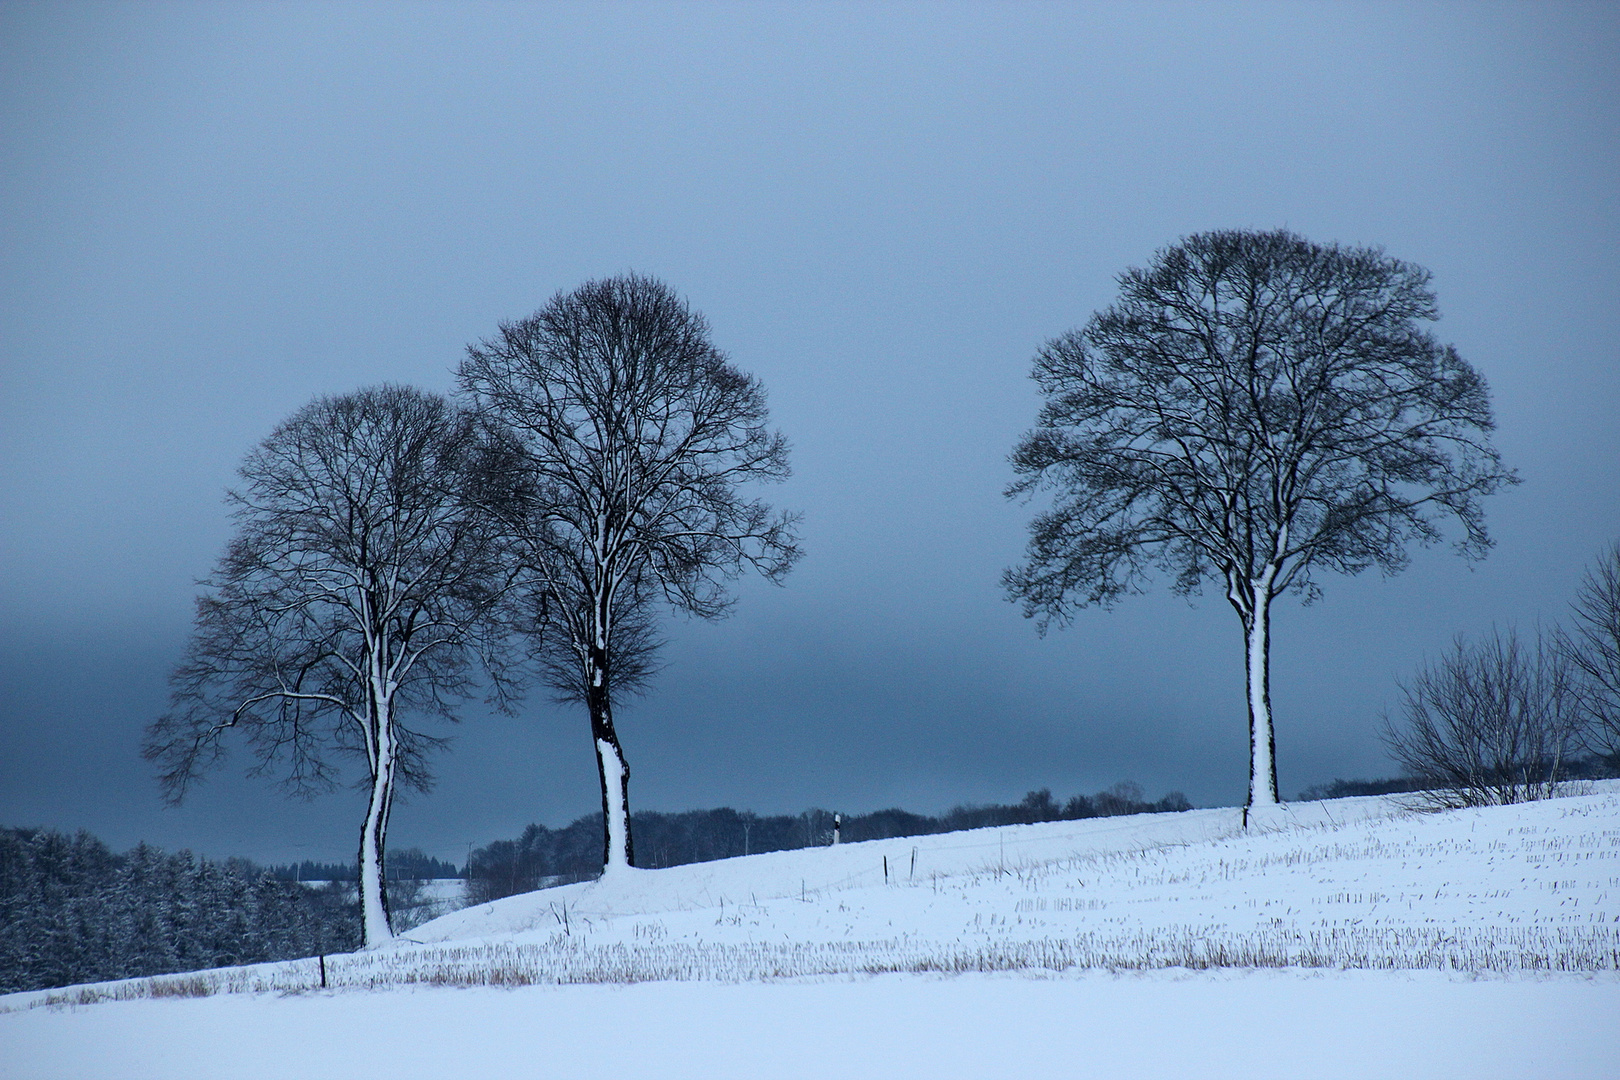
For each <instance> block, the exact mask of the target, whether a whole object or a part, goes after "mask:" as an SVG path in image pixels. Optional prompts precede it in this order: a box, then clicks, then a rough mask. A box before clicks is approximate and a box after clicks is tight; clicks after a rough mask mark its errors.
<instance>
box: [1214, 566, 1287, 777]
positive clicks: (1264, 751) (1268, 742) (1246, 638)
mask: <svg viewBox="0 0 1620 1080" xmlns="http://www.w3.org/2000/svg"><path fill="white" fill-rule="evenodd" d="M1275 577H1276V571H1275V568H1273V567H1267V568H1266V569H1265V570H1264V571H1262V573H1261V575H1260V576H1259V577H1258V578H1255V579H1254V580H1252V581H1244V582H1241V583H1237V582H1229V583H1228V587H1227V598H1228V599H1229V600H1231V602H1232V606H1233V607H1234V608H1236V609H1237V613H1238V616H1239V618H1241V619H1242V620H1243V644H1244V650H1243V667H1244V674H1245V676H1246V680H1245V683H1246V685H1245V689H1246V691H1247V696H1248V700H1249V803H1248V805H1249V807H1250V808H1253V807H1256V806H1275V805H1277V803H1278V802H1280V801H1281V800H1280V799H1279V798H1278V796H1277V739H1276V734H1275V732H1274V730H1273V728H1272V723H1271V601H1272V591H1271V585H1272V581H1273V580H1274V579H1275Z"/></svg>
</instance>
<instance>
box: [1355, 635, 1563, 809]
mask: <svg viewBox="0 0 1620 1080" xmlns="http://www.w3.org/2000/svg"><path fill="white" fill-rule="evenodd" d="M1572 674H1573V673H1572V671H1571V669H1570V666H1569V663H1568V660H1567V657H1566V656H1565V654H1564V653H1563V651H1562V650H1560V649H1558V648H1556V647H1554V646H1553V645H1552V644H1551V643H1549V642H1545V641H1543V640H1542V638H1541V637H1540V636H1539V635H1538V636H1537V638H1536V640H1535V641H1534V642H1533V643H1532V644H1530V645H1529V646H1525V645H1521V644H1520V642H1519V638H1518V635H1516V634H1514V633H1513V632H1512V631H1509V632H1507V633H1505V634H1503V633H1500V632H1495V633H1492V634H1491V636H1490V637H1489V638H1486V639H1485V640H1484V641H1482V642H1481V643H1480V644H1478V645H1475V646H1470V645H1469V644H1468V643H1467V642H1466V641H1464V640H1463V639H1462V638H1458V639H1457V641H1456V643H1455V644H1454V645H1453V646H1452V648H1451V651H1450V652H1448V653H1446V654H1445V655H1444V656H1442V657H1441V658H1440V660H1439V661H1438V662H1436V663H1434V664H1431V665H1429V666H1427V667H1425V668H1423V669H1422V670H1421V671H1419V672H1418V674H1417V676H1416V677H1415V678H1413V679H1412V681H1411V682H1409V683H1404V684H1402V687H1401V690H1402V694H1403V696H1404V706H1405V708H1404V712H1405V714H1406V716H1405V724H1404V725H1403V726H1396V725H1395V724H1394V723H1393V722H1392V721H1391V720H1390V719H1389V718H1388V717H1387V716H1386V717H1385V720H1384V744H1385V745H1386V746H1387V747H1388V748H1389V751H1390V753H1391V755H1392V756H1393V757H1394V758H1395V760H1396V761H1398V762H1400V764H1401V766H1402V767H1403V768H1405V770H1406V771H1407V773H1408V774H1410V775H1411V776H1414V777H1416V778H1417V779H1419V780H1421V781H1423V783H1424V790H1423V791H1422V792H1420V793H1419V794H1418V795H1417V796H1415V798H1417V799H1418V800H1419V801H1420V802H1427V803H1428V804H1429V805H1431V806H1436V807H1450V806H1495V805H1501V804H1506V803H1516V802H1524V801H1526V800H1530V799H1539V798H1546V797H1547V796H1549V795H1551V794H1552V790H1553V786H1554V785H1555V784H1556V783H1557V782H1558V780H1559V779H1560V777H1561V775H1562V770H1563V767H1564V764H1565V761H1566V756H1567V754H1568V751H1569V750H1570V748H1571V746H1572V745H1573V743H1574V741H1575V738H1576V736H1577V732H1578V726H1579V715H1578V706H1579V702H1578V700H1577V695H1576V693H1575V686H1574V683H1573V679H1572Z"/></svg>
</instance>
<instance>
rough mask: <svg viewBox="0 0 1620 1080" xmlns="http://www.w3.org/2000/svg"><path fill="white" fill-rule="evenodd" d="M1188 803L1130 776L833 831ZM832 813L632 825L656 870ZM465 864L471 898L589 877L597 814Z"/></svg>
mask: <svg viewBox="0 0 1620 1080" xmlns="http://www.w3.org/2000/svg"><path fill="white" fill-rule="evenodd" d="M1191 809H1192V804H1191V803H1189V802H1188V801H1187V797H1186V796H1185V795H1183V794H1182V793H1181V792H1179V791H1172V792H1171V793H1170V794H1168V795H1166V796H1165V797H1164V798H1162V799H1160V800H1158V801H1157V802H1148V801H1146V800H1145V799H1144V798H1143V794H1142V789H1141V787H1139V786H1138V785H1136V784H1133V783H1130V782H1125V783H1121V784H1115V785H1114V786H1113V787H1111V788H1109V789H1108V790H1107V791H1103V792H1099V793H1097V794H1096V795H1090V796H1087V795H1076V796H1074V797H1073V798H1071V799H1069V800H1068V801H1066V802H1058V801H1057V800H1056V799H1054V798H1053V797H1052V792H1051V791H1050V790H1048V789H1045V788H1043V789H1041V790H1040V791H1032V792H1030V793H1029V794H1028V795H1026V796H1024V799H1023V801H1022V802H1019V803H1015V804H1013V805H1011V806H1000V805H990V806H970V805H969V806H958V807H955V808H954V809H952V810H949V811H947V812H945V813H944V814H940V815H939V816H937V817H934V816H930V815H927V814H913V813H910V812H909V811H906V810H878V811H875V812H874V813H870V814H859V815H846V816H844V817H843V818H842V822H841V824H840V826H839V839H840V840H841V841H842V842H844V843H855V842H858V841H861V840H883V839H887V838H889V837H896V836H925V835H928V834H930V833H942V832H956V831H958V830H961V829H982V828H985V827H987V826H991V825H1030V824H1034V823H1035V822H1040V821H1072V820H1075V819H1078V818H1091V817H1111V816H1114V815H1118V814H1150V813H1163V812H1166V811H1177V810H1191ZM834 818H835V815H834V813H833V812H832V811H830V810H807V811H805V812H804V813H802V814H798V815H786V814H784V815H779V816H772V817H761V816H760V815H758V814H754V813H750V812H748V811H738V810H733V809H731V808H730V807H721V808H720V809H718V810H689V811H687V812H685V813H679V814H661V813H657V812H654V811H647V810H641V811H637V812H636V813H634V814H632V815H631V816H630V828H631V834H632V837H633V839H634V842H635V855H636V860H635V861H636V865H637V866H640V867H645V868H651V869H657V868H660V867H665V866H680V865H683V864H685V863H695V862H709V861H711V860H713V859H729V858H732V857H733V856H736V855H757V854H760V853H762V852H766V851H790V850H793V849H795V848H804V847H816V846H819V845H823V844H829V843H831V842H832V838H833V825H834ZM469 868H470V870H471V876H470V884H469V888H468V899H469V901H470V902H471V903H484V902H486V901H489V900H498V899H500V898H501V897H503V896H512V895H514V894H516V893H521V892H529V891H531V890H533V889H538V888H544V887H547V886H551V885H561V884H564V883H567V882H572V881H584V880H586V879H588V878H593V877H595V876H596V875H597V874H598V873H600V872H601V869H602V815H601V814H600V813H596V814H587V815H586V816H584V817H582V818H579V819H578V820H576V821H574V822H573V823H572V824H570V825H567V826H565V827H563V828H561V829H548V828H547V827H546V826H544V825H530V826H529V827H528V828H527V829H524V830H523V835H522V836H520V837H518V838H517V839H516V840H497V841H496V842H495V843H493V844H490V845H489V846H487V847H482V848H479V849H477V850H476V851H474V852H473V853H472V860H471V862H470V864H469Z"/></svg>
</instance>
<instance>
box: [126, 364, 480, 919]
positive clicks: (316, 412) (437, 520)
mask: <svg viewBox="0 0 1620 1080" xmlns="http://www.w3.org/2000/svg"><path fill="white" fill-rule="evenodd" d="M478 442H479V439H478V436H477V423H476V420H475V419H474V418H473V417H472V416H471V414H469V413H466V412H464V411H461V410H458V409H456V408H455V407H454V406H452V405H450V404H449V403H448V402H446V401H445V400H444V399H443V398H441V397H438V396H437V395H432V394H428V393H424V392H422V391H418V390H413V389H409V388H406V387H397V386H383V387H377V388H373V389H367V390H362V391H359V392H357V393H353V394H346V395H343V396H339V397H327V398H321V399H318V400H316V401H314V402H313V403H311V404H309V405H307V406H305V407H304V408H302V409H300V410H299V411H298V412H297V413H295V414H294V415H293V416H292V417H291V418H290V419H288V420H287V421H286V422H284V423H282V424H281V425H280V426H279V427H277V428H276V429H275V431H274V432H273V433H272V434H271V435H270V437H269V438H267V439H265V441H264V442H263V443H262V444H261V445H260V446H259V447H258V448H257V449H255V450H254V451H253V452H252V453H250V454H249V455H248V456H247V459H246V460H245V461H244V463H243V464H242V467H241V470H240V472H241V476H242V480H243V481H244V484H243V486H242V487H241V488H240V489H237V490H234V491H232V492H231V493H230V494H229V499H230V501H231V502H233V503H234V504H235V505H236V507H237V509H236V512H235V517H236V520H237V524H238V529H237V533H236V535H235V537H234V538H233V539H232V540H231V542H230V545H229V547H228V548H227V549H226V552H225V555H224V557H223V558H222V559H221V560H220V563H219V566H218V568H217V569H216V570H215V572H214V575H213V577H212V578H211V579H209V580H208V581H206V582H205V583H204V584H205V586H206V587H207V589H208V591H207V592H206V593H205V594H204V595H203V596H202V597H200V598H199V599H198V601H197V626H196V632H195V634H194V636H193V639H192V642H191V646H190V650H189V653H188V655H187V657H186V659H185V661H184V662H183V663H182V664H181V665H180V667H179V668H178V669H177V670H176V672H175V674H174V677H173V683H174V695H173V704H172V707H171V710H170V712H169V713H167V714H166V715H164V716H163V717H161V718H159V719H158V720H157V721H155V722H154V723H153V724H152V725H151V726H150V728H149V729H148V731H147V735H146V742H145V748H144V752H145V756H146V757H147V759H148V760H150V761H153V762H155V763H157V764H158V765H159V767H160V769H161V780H162V783H163V787H164V790H165V793H166V795H167V796H168V797H169V799H170V800H171V801H173V802H179V801H180V800H181V799H182V798H184V796H185V794H186V792H187V790H188V789H189V788H190V787H191V786H192V784H194V783H195V782H196V781H197V780H198V779H199V778H200V777H201V776H202V774H203V773H204V772H205V771H206V770H207V769H208V768H210V767H211V766H213V765H214V764H216V763H217V762H218V761H219V760H220V759H221V758H222V757H223V755H224V754H225V752H226V738H227V736H228V735H229V734H230V733H232V732H240V733H241V734H242V736H243V737H245V738H246V740H247V742H248V743H249V745H250V746H251V747H252V752H253V754H254V755H255V757H256V758H257V764H256V766H255V767H254V769H253V770H252V772H253V773H254V774H256V775H262V774H265V773H267V772H270V771H271V770H272V769H281V768H284V769H285V775H284V779H283V782H284V783H285V784H286V785H287V786H288V787H289V788H290V789H291V790H292V791H293V792H295V793H299V794H309V793H312V792H313V791H316V790H320V789H325V788H330V787H331V786H333V784H334V783H335V781H336V780H337V778H338V775H339V767H338V765H337V764H336V760H335V756H334V755H350V756H353V757H357V758H359V759H360V760H361V761H362V762H363V763H364V767H365V786H366V790H367V792H368V797H367V801H366V814H365V822H364V825H363V826H362V828H361V833H360V846H359V870H360V898H361V913H362V929H363V934H364V940H365V943H366V944H367V945H368V946H374V945H377V944H379V943H381V942H384V941H387V940H388V939H389V938H390V937H391V936H392V931H391V929H390V926H389V916H388V897H387V879H386V874H385V869H384V866H383V855H384V851H385V850H386V841H387V833H388V822H389V816H390V813H391V811H392V809H393V802H394V793H395V790H396V788H397V787H398V785H400V784H404V785H406V786H409V787H415V788H418V789H422V790H426V789H427V788H428V787H429V785H430V783H431V775H430V773H429V771H428V768H427V760H426V759H427V755H428V752H429V751H431V750H434V749H436V748H438V747H439V746H440V745H442V742H443V740H442V739H441V738H438V737H435V736H433V735H431V734H429V733H428V732H427V731H425V730H423V729H422V728H420V727H418V726H413V724H412V723H410V722H409V718H410V716H411V715H413V714H415V715H421V716H437V717H441V718H443V719H446V720H454V719H455V716H454V715H453V712H452V708H453V706H454V704H455V703H457V702H459V701H462V700H464V699H465V698H466V697H467V696H468V695H469V694H470V693H472V692H473V690H474V688H475V680H474V676H475V674H476V670H475V666H474V665H475V664H476V663H477V662H479V661H482V667H483V669H484V671H485V672H487V673H488V674H489V675H490V676H492V681H491V685H492V686H493V688H494V693H495V694H496V696H497V698H499V697H500V695H502V694H504V693H505V692H507V691H508V690H509V689H510V688H511V685H512V684H511V681H510V679H509V677H508V671H507V668H506V666H505V664H504V662H503V659H502V650H501V645H502V642H503V641H504V640H505V626H504V622H503V619H502V618H501V617H500V615H501V610H502V597H503V595H504V591H505V584H506V578H507V577H509V576H510V570H509V569H508V564H509V559H508V558H507V555H506V552H505V550H504V549H503V547H502V540H501V537H500V533H499V531H498V530H497V529H495V528H494V527H493V526H492V523H491V522H489V521H488V520H487V518H486V517H485V516H484V515H482V514H481V513H480V512H478V511H477V510H476V508H474V507H473V506H472V505H471V504H470V503H469V502H468V501H466V500H465V499H464V498H463V497H462V492H463V489H465V488H466V487H467V486H468V484H469V468H470V466H471V464H472V463H473V461H474V460H475V459H476V458H477V457H478V456H479V455H478Z"/></svg>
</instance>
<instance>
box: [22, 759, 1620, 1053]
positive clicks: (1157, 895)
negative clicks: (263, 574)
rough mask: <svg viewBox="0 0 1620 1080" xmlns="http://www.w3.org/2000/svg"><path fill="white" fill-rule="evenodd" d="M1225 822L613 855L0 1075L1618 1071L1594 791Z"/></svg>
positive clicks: (1606, 808) (108, 994)
mask: <svg viewBox="0 0 1620 1080" xmlns="http://www.w3.org/2000/svg"><path fill="white" fill-rule="evenodd" d="M1250 826H1251V827H1250V828H1249V829H1248V830H1247V831H1245V830H1244V829H1243V827H1242V822H1241V821H1240V819H1239V813H1238V812H1237V811H1235V810H1196V811H1189V812H1187V813H1182V814H1157V815H1144V816H1140V817H1131V818H1106V819H1094V820H1090V821H1080V822H1053V823H1050V824H1045V825H1032V826H1013V827H1007V828H1001V829H984V830H976V831H973V832H967V833H953V834H946V835H942V836H930V837H913V838H907V839H897V840H886V841H875V842H870V843H864V844H847V845H842V846H839V847H836V848H818V849H812V850H806V851H793V852H776V853H772V854H767V855H756V856H751V857H748V858H739V859H729V860H724V861H721V862H713V863H702V864H697V865H693V866H682V867H674V868H671V869H667V870H657V871H623V872H618V873H615V874H611V875H609V876H608V877H606V878H604V879H603V880H601V881H598V882H591V883H585V884H580V885H569V886H564V887H561V888H556V889H549V890H544V891H541V892H538V893H531V894H528V895H525V896H518V897H512V898H510V899H507V900H503V901H499V902H497V903H494V904H487V905H480V906H478V907H475V908H469V909H465V910H462V911H459V912H454V913H452V914H449V915H446V916H444V917H442V918H440V919H437V920H435V921H433V922H430V923H428V924H426V925H424V926H421V927H418V928H417V929H416V930H414V931H412V932H411V933H410V935H409V937H410V938H411V939H412V940H410V941H406V942H402V943H400V945H399V946H398V947H395V948H391V949H388V950H382V951H377V952H372V953H365V954H358V955H354V956H342V957H331V958H328V959H327V961H326V966H327V980H328V985H329V987H331V988H332V989H329V990H327V991H325V992H322V991H320V990H319V989H316V988H317V987H318V986H319V971H318V964H317V962H316V961H298V962H293V963H286V964H268V965H259V966H256V967H250V968H236V969H225V970H222V971H218V972H205V973H195V974H192V975H186V976H174V977H169V978H168V979H166V980H165V979H160V980H145V981H139V980H137V981H132V982H129V983H122V984H105V985H103V986H98V987H85V988H79V989H76V990H70V991H54V992H49V993H45V992H41V993H36V994H16V995H10V996H9V997H5V998H0V1009H10V1010H12V1011H11V1012H9V1013H7V1014H4V1015H0V1071H3V1075H7V1076H11V1075H15V1076H41V1077H44V1076H77V1077H94V1076H128V1077H133V1076H144V1075H151V1076H178V1075H187V1074H199V1075H211V1076H242V1077H260V1076H281V1075H299V1076H339V1075H343V1076H353V1075H356V1074H357V1073H358V1074H360V1075H389V1076H415V1075H423V1076H426V1075H433V1076H435V1077H441V1076H443V1075H446V1072H447V1071H448V1073H449V1075H463V1074H466V1075H473V1074H475V1073H477V1072H479V1071H490V1070H496V1069H499V1070H501V1071H502V1072H503V1074H504V1073H513V1072H515V1073H517V1074H518V1075H569V1076H597V1075H600V1076H616V1077H632V1076H689V1075H690V1076H868V1075H870V1076H884V1077H889V1076H928V1077H943V1076H997V1075H1009V1076H1011V1075H1019V1076H1022V1075H1030V1076H1043V1075H1065V1076H1075V1075H1090V1074H1096V1075H1108V1076H1136V1075H1140V1076H1162V1075H1167V1074H1169V1073H1171V1072H1172V1071H1174V1072H1178V1073H1181V1074H1185V1075H1194V1076H1222V1075H1238V1074H1247V1075H1253V1074H1254V1073H1255V1072H1256V1071H1258V1072H1260V1073H1262V1074H1264V1075H1281V1074H1284V1073H1287V1074H1293V1075H1303V1076H1339V1075H1343V1076H1373V1075H1394V1074H1397V1073H1399V1074H1402V1075H1424V1076H1431V1075H1432V1076H1446V1075H1458V1076H1463V1075H1467V1076H1476V1077H1477V1076H1615V1075H1620V1024H1617V1023H1616V1020H1617V1019H1620V975H1617V973H1616V969H1617V968H1620V790H1617V789H1616V786H1615V785H1613V784H1606V785H1601V786H1599V787H1598V788H1596V789H1594V793H1592V794H1587V795H1583V796H1577V797H1569V798H1561V799H1556V800H1550V801H1547V802H1542V803H1533V804H1528V805H1525V806H1517V807H1498V808H1490V809H1481V810H1467V811H1454V812H1449V813H1445V814H1427V815H1413V814H1405V813H1402V812H1400V810H1399V806H1398V801H1397V800H1396V799H1393V798H1388V797H1386V798H1369V799H1345V800H1336V801H1333V802H1329V803H1308V804H1295V805H1293V806H1291V807H1288V808H1286V809H1283V810H1279V811H1277V812H1275V813H1274V814H1273V815H1272V816H1270V817H1269V818H1267V819H1266V820H1262V821H1254V822H1251V823H1250ZM964 973H965V974H964ZM582 984H583V985H582ZM593 984H594V985H593ZM351 988H352V989H353V990H358V989H360V988H366V989H367V990H368V991H369V992H363V993H362V992H345V991H350V990H351ZM500 988H505V989H500ZM232 991H234V992H232ZM120 998H122V999H131V1000H110V999H120ZM154 998H158V999H156V1000H154ZM46 1002H56V1003H57V1004H54V1005H45V1003H46ZM74 1002H86V1003H90V1002H95V1003H94V1004H72V1003H74ZM42 1005H43V1006H44V1007H41V1006H42Z"/></svg>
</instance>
